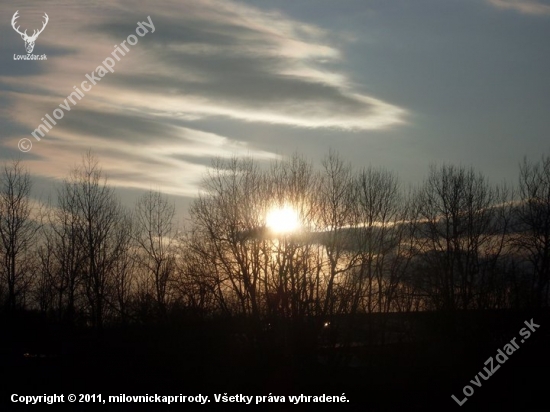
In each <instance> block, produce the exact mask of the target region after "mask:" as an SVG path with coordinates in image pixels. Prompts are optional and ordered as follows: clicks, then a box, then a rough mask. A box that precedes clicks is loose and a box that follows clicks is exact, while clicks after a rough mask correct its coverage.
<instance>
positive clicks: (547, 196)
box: [516, 155, 550, 307]
mask: <svg viewBox="0 0 550 412" xmlns="http://www.w3.org/2000/svg"><path fill="white" fill-rule="evenodd" d="M519 194H520V200H521V202H520V204H519V205H518V207H517V208H516V211H517V214H516V216H517V220H518V224H519V227H518V231H519V234H520V236H519V237H518V238H517V239H516V244H517V246H519V250H520V253H521V255H522V256H524V257H525V258H526V259H527V261H528V262H529V263H530V266H531V268H532V275H531V285H530V289H531V299H532V303H533V304H534V305H536V306H539V307H540V306H548V303H549V282H548V280H549V276H550V156H548V155H545V156H543V157H542V158H541V160H540V161H538V162H530V161H528V160H527V159H524V160H523V163H522V164H521V165H520V177H519Z"/></svg>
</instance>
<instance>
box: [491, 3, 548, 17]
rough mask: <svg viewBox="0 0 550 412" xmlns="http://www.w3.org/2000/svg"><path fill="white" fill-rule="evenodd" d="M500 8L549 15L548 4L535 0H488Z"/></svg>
mask: <svg viewBox="0 0 550 412" xmlns="http://www.w3.org/2000/svg"><path fill="white" fill-rule="evenodd" d="M488 1H489V3H491V4H492V5H493V6H495V7H498V8H500V9H510V10H515V11H517V12H519V13H522V14H534V15H550V5H548V4H543V3H540V2H539V1H537V0H488Z"/></svg>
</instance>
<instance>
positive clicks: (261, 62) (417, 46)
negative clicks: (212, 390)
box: [0, 0, 550, 209]
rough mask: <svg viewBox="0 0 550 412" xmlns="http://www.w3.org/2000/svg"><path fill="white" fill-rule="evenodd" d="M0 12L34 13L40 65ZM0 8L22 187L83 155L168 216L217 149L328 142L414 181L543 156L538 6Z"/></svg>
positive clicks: (327, 0)
mask: <svg viewBox="0 0 550 412" xmlns="http://www.w3.org/2000/svg"><path fill="white" fill-rule="evenodd" d="M16 11H18V17H17V19H16V23H15V26H16V28H18V30H19V31H20V32H24V31H25V29H26V30H27V34H28V35H30V34H32V33H33V30H38V29H40V28H41V27H42V25H43V22H44V13H46V14H47V15H48V22H47V25H46V26H45V27H44V30H43V31H42V32H41V33H40V34H39V35H38V37H37V39H36V43H35V46H34V50H33V51H32V53H31V54H35V55H38V56H41V55H44V54H45V55H46V56H47V60H21V57H18V56H25V55H28V53H27V51H26V49H25V42H24V41H23V39H22V36H21V35H20V34H18V33H17V32H16V31H15V30H14V28H13V27H12V18H13V16H14V13H15V12H16ZM0 16H1V22H0V39H1V42H0V122H1V128H0V162H3V161H6V160H10V159H13V158H20V159H22V160H23V161H24V164H25V166H26V167H27V168H28V169H29V171H30V172H31V174H32V176H33V178H34V182H35V193H37V195H36V196H39V197H44V196H47V195H48V194H49V192H50V189H51V188H52V187H54V186H55V185H56V184H58V182H59V179H62V178H64V177H66V176H67V175H68V173H69V171H70V169H71V168H73V167H74V166H75V165H76V164H78V163H79V161H80V159H81V157H82V154H83V153H84V152H85V151H86V150H88V149H91V150H92V151H93V152H94V153H95V154H96V155H97V156H98V157H99V160H100V162H101V165H102V167H103V171H104V173H105V174H106V175H107V176H108V177H109V182H110V183H111V184H114V185H116V186H117V187H118V190H119V193H121V196H122V197H123V199H124V200H125V201H127V202H131V201H132V200H133V199H135V198H136V197H137V196H138V195H139V194H140V193H142V192H143V191H145V190H149V189H154V190H161V191H163V192H165V193H167V194H169V195H170V197H171V198H172V199H173V200H174V201H175V202H176V203H177V205H178V207H179V208H182V209H185V207H186V206H187V205H188V203H189V201H190V200H192V199H193V197H195V196H196V195H197V193H198V191H199V187H200V182H201V179H202V178H203V176H204V173H205V171H206V168H207V167H208V165H209V164H210V161H211V159H212V158H213V157H216V156H222V157H229V156H235V155H236V156H251V157H253V158H256V159H258V161H260V162H269V161H271V160H275V159H279V158H281V157H284V156H287V155H291V154H292V153H294V152H299V153H301V154H303V155H305V156H306V157H308V158H309V159H311V160H312V161H313V162H318V161H319V160H320V159H321V158H322V157H323V156H325V155H326V154H327V153H328V150H329V149H335V150H337V151H338V152H339V154H340V155H341V156H342V157H343V158H344V159H346V160H348V161H349V162H350V163H351V164H352V165H353V166H355V167H357V168H361V167H368V166H369V165H372V166H375V167H379V166H382V167H384V168H386V169H389V170H392V171H395V172H396V173H397V174H398V175H399V177H400V179H401V181H402V182H403V183H404V184H405V185H409V184H410V185H415V184H418V183H420V182H421V181H422V179H423V178H424V176H425V175H426V173H427V171H428V166H429V165H430V164H434V163H443V162H446V163H454V164H457V165H464V166H473V167H474V168H476V169H477V170H479V171H481V172H483V173H484V174H485V175H486V176H487V177H488V178H489V179H490V180H491V181H493V182H498V183H500V182H503V181H507V182H509V183H512V184H513V183H515V182H516V181H517V175H518V164H519V162H520V161H521V160H522V158H523V157H524V156H527V157H528V158H529V159H533V160H537V159H538V158H539V157H540V155H541V154H543V153H546V154H548V153H550V139H549V130H550V47H549V46H548V42H549V39H550V1H542V0H540V1H537V0H446V1H441V0H430V1H428V0H426V1H424V0H341V1H333V0H316V1H314V0H294V1H290V0H257V1H251V0H250V1H222V0H183V1H182V0H179V1H165V0H161V1H155V2H153V1H150V2H147V1H122V0H117V1H97V0H96V1H93V0H92V1H88V2H86V3H85V4H84V3H83V2H82V3H81V2H69V1H60V0H57V1H45V0H40V1H11V2H7V1H2V2H1V3H0ZM138 23H140V24H138ZM145 23H147V24H145ZM148 25H149V26H148ZM151 26H152V27H151ZM136 29H137V31H138V32H136ZM153 29H154V31H153ZM129 36H133V37H129ZM123 42H126V43H123ZM129 43H134V44H133V45H130V44H129ZM122 44H124V45H122ZM115 46H116V47H115ZM116 48H118V49H119V51H118V52H115V50H116ZM121 51H122V52H121ZM113 52H115V55H116V58H117V59H115V56H113V54H112V53H113ZM107 58H111V60H112V61H113V63H114V65H113V64H111V66H112V67H111V69H112V72H111V71H109V70H107V71H98V67H99V66H103V67H105V64H107V65H109V61H107V63H104V62H105V61H106V59H107ZM94 73H95V76H93V75H94ZM100 74H102V75H103V77H100ZM87 76H89V77H91V78H92V79H95V78H97V79H98V80H97V81H95V83H96V84H95V85H93V84H92V81H90V80H89V78H88V77H87ZM84 81H88V83H86V84H84V85H82V83H83V82H84ZM73 87H76V88H77V89H79V90H80V99H78V98H76V97H75V95H73V98H72V100H73V101H74V102H75V103H74V104H73V103H71V101H70V100H68V101H66V99H67V97H68V96H69V95H70V94H71V93H73V92H75V90H76V89H74V88H73ZM83 87H85V88H87V90H86V91H85V90H82V88H83ZM60 104H61V105H63V106H64V107H65V108H64V109H63V108H61V109H60V110H58V111H57V115H58V116H62V117H61V118H59V119H57V120H56V118H54V117H55V115H54V111H55V110H56V109H59V108H60ZM69 109H70V110H69ZM46 115H49V116H50V118H54V121H56V124H55V125H52V124H51V122H50V126H52V128H51V130H47V129H46V130H47V132H46V133H44V136H43V137H41V140H40V141H38V140H37V139H36V138H35V137H34V136H33V135H31V133H32V132H34V130H35V129H36V128H37V127H39V125H41V124H44V123H43V120H42V119H43V118H44V119H46V121H47V122H48V120H47V119H48V118H47V117H45V116H46ZM35 134H36V133H35ZM38 136H39V137H40V134H38ZM22 139H23V140H22ZM31 145H32V148H31ZM19 147H20V148H22V149H23V150H28V149H30V150H28V151H21V150H19ZM37 189H40V190H38V191H37Z"/></svg>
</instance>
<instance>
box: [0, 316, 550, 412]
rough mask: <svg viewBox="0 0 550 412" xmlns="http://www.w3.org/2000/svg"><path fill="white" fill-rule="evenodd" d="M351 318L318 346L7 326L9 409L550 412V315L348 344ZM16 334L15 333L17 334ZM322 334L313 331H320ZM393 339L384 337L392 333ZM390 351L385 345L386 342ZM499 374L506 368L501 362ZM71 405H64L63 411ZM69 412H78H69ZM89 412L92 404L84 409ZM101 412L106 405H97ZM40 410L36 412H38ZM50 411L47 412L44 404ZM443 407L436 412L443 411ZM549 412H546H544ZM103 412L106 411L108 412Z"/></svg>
mask: <svg viewBox="0 0 550 412" xmlns="http://www.w3.org/2000/svg"><path fill="white" fill-rule="evenodd" d="M531 318H533V320H534V323H536V324H538V325H540V328H539V329H537V330H536V332H533V334H531V336H530V338H529V339H528V340H525V342H524V343H523V344H521V343H520V344H519V346H520V347H519V349H518V350H517V351H516V352H514V353H513V354H512V355H510V356H509V357H508V360H506V362H505V363H504V364H502V365H501V367H500V368H499V369H498V370H496V371H495V373H494V375H493V376H491V377H490V378H489V379H488V380H487V381H484V380H481V381H480V382H481V385H482V386H481V387H479V388H478V387H476V386H474V385H472V383H470V380H471V379H474V378H475V376H476V374H477V373H478V372H479V371H480V370H482V369H483V366H485V365H484V362H485V361H486V360H487V359H488V358H489V357H490V356H493V357H494V356H495V355H496V354H497V350H498V349H500V348H503V347H504V345H505V344H507V343H508V342H509V341H510V340H511V339H512V338H514V337H518V339H517V340H518V343H519V340H520V338H521V337H520V335H519V331H520V329H521V328H523V327H525V325H524V321H525V320H530V319H531ZM346 322H347V320H346V319H345V318H341V319H336V320H334V321H333V322H332V323H331V325H330V326H329V327H325V328H323V330H322V332H321V334H318V335H316V334H315V332H314V328H313V325H308V324H300V325H291V324H277V325H274V324H272V325H251V324H248V323H247V322H245V321H238V320H235V319H232V320H228V319H225V320H223V319H218V320H208V321H200V322H199V321H191V320H185V319H183V318H182V319H179V320H173V321H170V322H167V323H166V324H164V325H156V326H147V325H132V326H127V327H122V326H121V327H116V328H106V329H105V330H104V331H103V332H102V333H101V334H98V333H96V332H92V331H91V330H86V329H83V330H78V329H76V330H72V331H68V330H64V329H63V328H61V327H60V326H59V325H53V324H48V323H46V322H45V321H44V320H42V319H40V317H39V316H36V315H33V314H29V313H27V314H23V315H21V316H20V317H19V318H18V319H15V320H13V321H11V322H9V323H8V322H7V321H4V322H3V323H4V325H3V327H2V331H3V332H2V340H1V344H0V350H1V351H0V354H1V358H0V360H1V364H2V375H3V377H4V379H3V382H4V384H3V385H2V386H3V391H2V392H4V394H5V395H3V401H4V402H3V403H4V404H5V406H6V407H7V409H3V410H22V409H24V408H25V406H23V405H16V404H11V405H10V404H9V396H8V395H10V394H12V393H18V394H24V395H40V394H45V393H46V394H53V393H57V394H61V393H63V394H65V395H67V394H69V393H75V394H79V393H88V394H94V393H95V394H99V393H101V394H102V395H103V397H104V398H105V397H106V396H108V395H119V394H121V393H123V394H127V395H145V394H155V393H157V394H159V395H178V394H184V395H197V394H199V393H200V394H203V395H208V396H209V398H210V400H211V402H210V403H209V404H206V405H197V404H193V405H190V404H172V405H170V406H167V405H163V404H149V405H147V404H141V405H138V404H115V405H113V404H112V405H102V406H101V409H102V410H103V409H105V410H107V409H109V410H134V409H145V410H183V409H189V408H190V407H191V408H196V409H202V410H209V409H213V408H214V407H218V408H227V407H229V406H231V407H233V408H235V407H238V409H239V410H242V409H243V408H255V409H259V408H261V409H262V410H280V411H285V410H299V409H303V408H304V407H305V406H308V407H310V408H317V409H318V408H319V407H326V406H331V407H335V408H344V409H346V410H348V409H350V410H369V411H372V410H405V409H407V410H419V409H426V408H428V409H429V410H435V409H434V408H437V410H455V409H457V408H459V406H458V404H457V403H456V402H455V401H454V400H453V399H452V398H451V395H452V394H454V395H455V396H456V397H457V398H458V399H459V400H462V399H463V398H464V395H463V394H462V388H463V387H464V386H465V385H467V384H469V385H470V386H473V388H474V390H475V392H474V394H473V395H472V396H471V397H470V399H469V400H468V401H467V402H466V403H465V404H464V405H463V406H462V408H463V410H517V411H525V410H547V408H546V406H547V405H548V402H547V393H548V375H547V371H548V367H549V366H550V362H549V359H550V357H549V356H548V347H549V346H548V344H549V342H550V333H549V331H550V328H549V326H548V325H550V317H549V314H548V312H547V311H545V312H510V311H493V312H483V313H480V312H463V313H457V314H455V315H454V316H451V315H443V314H441V313H411V314H396V315H385V316H384V315H382V316H370V317H364V318H361V319H358V320H356V321H355V323H354V325H353V327H351V328H350V329H351V330H352V334H351V338H350V339H349V341H348V342H349V343H350V344H349V345H342V344H341V342H342V341H343V338H342V336H343V335H344V331H346V330H348V328H347V326H346ZM14 325H15V326H14ZM310 326H311V327H310ZM382 332H384V333H382ZM382 340H383V341H384V342H382ZM494 363H495V367H496V365H498V363H497V362H496V360H495V361H494ZM224 393H227V394H228V395H234V394H246V395H255V396H256V395H266V396H267V395H269V394H272V395H277V396H279V395H285V396H287V397H286V399H285V400H286V402H285V403H267V402H266V403H262V404H261V405H257V406H256V405H254V403H255V402H254V401H253V402H252V404H251V405H243V404H232V405H229V404H227V403H225V404H222V403H219V404H216V403H214V396H213V395H214V394H224ZM302 393H303V394H304V395H321V394H323V393H324V394H326V395H342V394H343V393H345V396H346V398H347V399H349V402H348V403H346V404H341V403H340V404H331V405H327V404H324V405H321V404H301V405H293V404H291V403H290V402H289V399H288V396H289V395H300V394H302ZM60 406H61V405H59V404H58V405H52V406H51V407H49V408H50V409H52V410H54V409H55V410H57V409H58V408H59V407H60ZM63 406H64V407H65V408H66V407H67V406H69V405H68V404H65V405H63ZM72 406H73V407H74V408H75V410H80V409H82V407H83V406H84V404H80V405H78V404H75V405H72ZM90 406H94V405H90ZM38 407H40V406H39V405H34V406H26V408H28V410H31V409H36V408H38ZM41 407H44V405H42V406H41ZM432 407H433V408H432ZM537 407H538V408H539V409H537ZM99 408H100V407H99V405H97V404H96V405H95V407H94V409H99ZM26 410H27V409H26Z"/></svg>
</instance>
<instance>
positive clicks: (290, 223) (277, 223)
mask: <svg viewBox="0 0 550 412" xmlns="http://www.w3.org/2000/svg"><path fill="white" fill-rule="evenodd" d="M266 224H267V227H268V228H269V229H271V230H272V231H273V232H275V233H288V232H292V231H294V230H296V229H298V228H299V227H300V221H299V219H298V213H296V211H295V210H294V209H292V208H291V207H290V206H285V207H283V208H276V209H272V210H271V211H270V212H269V213H268V214H267V216H266Z"/></svg>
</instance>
